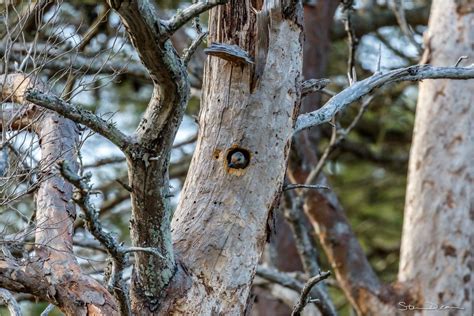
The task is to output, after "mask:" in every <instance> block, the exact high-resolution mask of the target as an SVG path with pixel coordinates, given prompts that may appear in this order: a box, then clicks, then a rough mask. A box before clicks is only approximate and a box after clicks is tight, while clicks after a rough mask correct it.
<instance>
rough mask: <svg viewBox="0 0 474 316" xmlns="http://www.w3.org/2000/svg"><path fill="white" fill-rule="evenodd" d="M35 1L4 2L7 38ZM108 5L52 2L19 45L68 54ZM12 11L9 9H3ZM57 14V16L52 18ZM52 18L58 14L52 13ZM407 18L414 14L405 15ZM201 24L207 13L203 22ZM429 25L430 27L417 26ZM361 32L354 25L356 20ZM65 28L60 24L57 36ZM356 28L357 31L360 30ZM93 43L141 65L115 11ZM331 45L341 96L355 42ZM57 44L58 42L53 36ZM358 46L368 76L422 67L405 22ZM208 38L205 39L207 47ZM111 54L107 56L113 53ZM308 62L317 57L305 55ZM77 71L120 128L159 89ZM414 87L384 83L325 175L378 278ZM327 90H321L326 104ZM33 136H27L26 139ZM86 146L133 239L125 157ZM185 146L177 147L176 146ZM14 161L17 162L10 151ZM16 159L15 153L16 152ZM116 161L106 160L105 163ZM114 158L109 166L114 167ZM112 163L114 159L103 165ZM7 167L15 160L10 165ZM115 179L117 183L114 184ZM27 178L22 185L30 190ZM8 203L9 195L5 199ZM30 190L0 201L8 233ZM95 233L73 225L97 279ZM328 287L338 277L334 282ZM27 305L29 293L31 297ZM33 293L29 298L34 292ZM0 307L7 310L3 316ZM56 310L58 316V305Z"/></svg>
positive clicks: (83, 92) (85, 89)
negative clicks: (92, 244) (402, 27)
mask: <svg viewBox="0 0 474 316" xmlns="http://www.w3.org/2000/svg"><path fill="white" fill-rule="evenodd" d="M189 2H190V1H179V0H166V1H165V0H163V1H156V3H157V5H158V6H159V8H160V9H161V10H162V11H161V12H162V14H163V15H171V13H172V11H173V10H176V9H178V10H179V9H180V8H183V7H184V6H186V5H187V4H189ZM29 5H31V2H30V1H13V2H12V3H11V4H10V7H9V9H8V10H7V7H6V5H5V2H2V1H0V34H2V35H3V36H4V35H5V33H6V30H5V29H2V28H5V25H7V24H8V23H10V24H9V25H14V23H15V18H16V17H17V15H16V14H14V12H15V11H17V12H21V11H22V10H24V9H25V8H26V7H27V6H29ZM405 5H406V10H407V12H408V11H413V10H420V12H421V11H422V12H424V14H425V16H428V12H429V5H430V1H427V0H412V1H408V0H407V1H405ZM104 10H105V11H107V10H108V8H107V7H106V6H105V5H104V4H103V3H102V2H96V1H67V2H64V3H62V4H61V5H58V4H55V3H51V4H48V6H47V8H46V9H45V12H46V13H45V15H44V18H43V19H44V20H45V21H46V20H48V19H52V20H54V21H52V22H51V23H49V24H47V25H46V26H44V27H42V28H40V27H39V25H35V23H33V25H29V27H27V28H25V29H24V32H23V37H18V38H17V42H18V43H20V45H21V44H22V43H28V42H32V41H34V40H37V41H38V43H42V42H49V43H55V44H53V46H54V48H57V49H63V50H67V49H68V48H70V47H74V45H77V44H78V43H80V42H81V40H82V39H83V37H84V34H85V33H86V32H87V31H88V30H89V28H90V25H92V24H93V23H94V21H95V20H96V19H97V17H98V16H99V15H100V14H101V12H104ZM7 12H9V13H10V14H6V13H7ZM52 12H55V13H54V14H53V13H52ZM384 14H387V15H390V14H392V15H393V13H391V10H390V8H389V6H388V3H387V2H386V1H384V0H377V1H375V0H359V1H356V5H355V11H354V12H353V15H366V16H369V17H371V18H375V17H381V16H383V15H384ZM53 15H55V17H54V18H53ZM407 16H408V13H407ZM338 18H340V13H337V14H336V20H335V22H334V23H335V24H334V25H337V26H338V27H339V28H340V27H341V26H342V22H341V21H338ZM418 18H419V20H417V22H416V24H415V25H412V26H413V30H414V32H415V39H416V40H417V41H418V42H419V43H420V44H421V42H422V32H423V31H424V29H425V28H426V25H425V24H426V18H425V20H423V17H418ZM201 20H202V24H203V27H205V25H206V17H205V16H202V18H201ZM387 21H388V20H387ZM420 21H421V22H423V23H420ZM356 28H357V25H356ZM58 30H62V31H60V32H58ZM356 30H357V29H356ZM95 32H96V34H95V35H94V37H93V39H92V40H91V41H90V42H89V44H88V45H86V46H85V47H84V48H83V49H82V50H81V51H75V50H72V51H73V52H76V53H77V54H81V55H82V56H86V57H88V58H95V56H99V57H98V58H100V56H103V55H105V56H112V54H111V53H115V55H113V56H112V57H111V58H112V59H114V60H117V61H119V62H120V64H121V65H124V66H126V65H128V64H137V67H138V68H139V61H138V57H137V56H136V54H135V53H134V51H133V48H132V47H131V46H130V44H129V42H128V39H127V38H126V36H125V34H124V28H123V27H122V26H121V25H120V23H119V20H118V18H117V16H116V15H115V14H114V13H113V12H109V13H108V17H107V18H106V20H104V21H103V22H102V23H100V25H99V26H98V28H97V30H96V31H95ZM195 35H196V32H195V30H194V29H193V28H192V27H191V25H189V26H188V28H187V29H186V30H185V32H184V34H179V35H177V36H176V38H175V39H174V42H175V45H176V46H177V47H179V49H178V50H179V51H182V49H183V48H185V47H187V46H188V45H189V43H190V42H191V41H192V38H193V37H194V36H195ZM333 37H334V39H333V41H332V43H331V46H330V52H329V56H330V59H329V63H328V68H327V74H326V76H325V77H327V78H329V79H331V84H330V85H329V86H328V89H329V90H331V91H334V92H338V91H340V90H342V89H344V88H345V87H346V86H347V76H346V69H347V58H348V47H347V42H346V38H345V37H335V36H333ZM54 41H56V42H54ZM359 41H360V42H359V47H358V49H357V55H356V56H357V58H356V61H357V66H356V69H357V76H358V78H365V77H367V76H369V75H370V74H372V73H373V72H374V71H376V65H377V60H378V59H379V58H380V64H381V68H382V70H387V69H392V68H396V67H401V66H406V65H409V64H412V63H416V62H417V61H418V59H419V56H418V55H417V52H416V49H415V47H413V45H412V44H411V43H410V42H409V41H408V40H407V39H406V38H405V37H404V35H403V34H402V33H401V32H400V28H399V26H398V25H396V24H394V23H393V20H390V21H389V22H387V24H386V25H385V24H383V23H382V25H381V26H379V27H377V28H375V29H372V30H370V31H368V32H366V33H364V34H363V36H361V37H360V38H359ZM9 44H10V43H9V42H8V40H6V38H5V37H4V40H2V44H1V45H2V46H3V51H2V54H3V55H4V57H3V58H2V60H1V64H2V65H1V66H0V70H1V72H2V73H4V72H5V71H6V69H7V68H8V69H9V71H12V69H13V68H14V67H15V66H14V65H16V64H15V58H14V56H13V55H10V56H8V57H7V54H6V49H5V46H6V45H9ZM205 45H206V43H204V44H203V46H205ZM16 53H17V54H19V56H20V59H21V58H22V57H23V58H24V57H25V56H26V53H25V52H24V51H22V50H19V52H16ZM107 54H109V55H107ZM306 58H311V57H310V56H306ZM203 60H204V58H202V56H201V58H200V57H199V56H196V58H194V60H193V62H194V65H192V66H191V67H190V68H193V69H194V72H195V73H196V76H194V77H197V78H198V80H197V83H193V89H192V95H193V97H192V98H191V101H190V103H189V106H188V109H187V112H186V117H185V119H184V121H183V125H182V127H181V129H180V131H179V133H178V136H177V139H176V144H177V148H175V149H174V150H173V153H172V162H173V164H172V166H171V176H172V179H173V180H172V191H173V194H174V195H175V196H174V197H173V199H172V201H173V203H176V202H177V200H178V197H179V190H180V188H181V186H182V184H183V180H184V177H185V175H186V170H187V166H188V164H189V161H190V156H191V155H192V151H193V148H194V145H193V143H194V135H195V133H196V130H197V125H196V123H195V116H196V115H197V114H198V112H199V96H200V90H199V85H200V79H199V77H200V75H199V72H200V71H201V75H202V66H203V65H202V62H203ZM26 70H30V71H33V72H35V71H37V70H35V69H34V66H33V64H32V63H28V64H27V67H26ZM40 70H41V71H37V73H39V74H40V75H41V76H42V78H44V79H45V80H48V81H49V82H50V83H54V89H55V91H56V92H57V93H58V94H61V92H62V90H63V89H64V87H65V85H66V78H67V77H68V74H69V72H68V71H69V70H64V69H50V68H48V66H47V65H46V66H45V67H44V69H40ZM74 75H77V79H76V81H75V87H76V88H77V93H75V94H74V95H73V97H72V98H71V102H73V103H75V104H78V105H81V106H83V107H85V108H87V109H89V110H91V111H93V112H96V113H100V114H101V115H103V116H104V117H106V118H111V120H112V121H114V122H115V123H116V124H117V126H119V127H120V128H121V129H123V130H124V131H126V132H133V128H134V126H136V125H137V123H138V121H139V118H140V115H141V113H143V111H144V109H145V108H146V104H147V102H148V99H149V98H150V95H151V92H152V89H151V85H150V83H149V80H148V79H147V77H146V74H145V75H143V76H136V75H133V74H132V75H130V74H129V73H127V72H126V71H124V72H123V73H115V74H113V75H111V74H97V75H91V74H86V75H84V74H81V73H80V71H78V72H74ZM416 98H417V86H416V84H411V83H400V84H398V85H393V86H389V87H386V88H383V89H380V90H379V91H378V92H377V93H376V96H375V98H374V99H373V100H372V102H371V103H370V105H369V108H368V111H367V112H366V113H365V114H364V116H363V118H362V119H361V121H360V122H359V124H358V125H357V126H356V127H355V129H354V130H353V131H352V132H351V133H350V134H349V136H348V137H347V139H346V140H345V141H344V142H343V143H342V144H341V146H339V147H338V148H337V149H336V150H335V151H334V152H333V153H332V154H331V156H330V158H329V161H328V163H327V164H326V166H325V168H324V172H325V173H326V175H327V176H328V177H329V179H330V182H331V184H332V189H333V190H335V192H336V193H337V195H338V197H339V199H340V201H341V203H342V205H343V207H344V209H345V211H346V214H347V217H348V218H349V220H350V222H351V224H352V225H353V229H354V231H355V233H356V235H357V236H358V238H359V240H360V242H361V244H362V246H363V248H364V250H365V252H366V254H367V256H368V258H369V260H370V262H371V263H372V264H373V267H374V269H375V270H376V272H377V274H378V275H379V276H380V278H381V279H383V280H384V281H394V280H395V277H396V274H397V270H398V259H399V247H400V236H401V229H402V221H403V208H404V197H405V188H406V175H407V162H408V154H409V149H410V142H411V134H412V128H413V122H414V115H415V106H416ZM328 99H329V96H327V95H325V94H324V95H323V96H322V101H323V103H324V102H325V101H327V100H328ZM357 112H358V107H357V106H356V105H353V106H352V107H351V108H350V109H349V110H348V111H346V112H345V113H343V114H342V115H341V116H340V117H339V119H340V124H341V125H342V126H347V125H348V124H350V122H351V121H352V119H353V118H354V117H355V115H356V114H357ZM321 133H322V135H323V137H322V138H321V141H320V143H319V144H314V146H317V147H318V149H319V151H320V153H322V152H323V151H324V149H325V148H326V146H327V144H328V140H329V138H330V134H331V126H329V125H327V126H323V127H321ZM24 139H27V136H24V138H23V142H24ZM82 140H83V141H84V144H83V146H82V150H81V157H82V162H83V167H84V171H85V172H87V171H91V172H92V173H93V179H94V184H95V188H96V189H97V190H100V191H101V192H102V194H101V195H99V196H97V198H96V201H95V203H96V205H97V206H99V207H101V209H102V210H101V219H102V221H103V223H104V225H105V226H106V227H107V228H108V229H109V230H110V231H112V232H113V233H115V234H117V235H118V236H119V237H120V239H121V240H123V241H125V242H126V243H129V242H130V240H129V236H128V221H129V216H130V213H129V212H130V207H129V201H128V194H127V192H126V190H125V189H124V188H123V186H122V185H121V184H120V182H126V169H125V162H124V159H123V157H121V156H120V152H119V151H117V150H115V149H114V148H113V146H112V145H111V144H109V143H107V142H106V141H105V140H103V139H101V138H100V137H98V136H96V135H91V134H90V133H89V132H87V131H85V132H84V133H83V136H82ZM21 144H22V141H21V140H20V139H19V140H18V141H17V142H16V143H15V146H17V147H16V149H17V150H18V152H19V153H20V154H24V155H31V156H33V157H35V156H38V153H37V148H36V151H35V149H31V148H30V147H28V148H26V147H24V146H22V145H21ZM178 145H179V146H178ZM9 157H10V159H11V160H14V159H15V158H14V157H12V155H10V156H9ZM17 159H18V158H17ZM107 160H109V161H107ZM110 160H111V161H112V163H110ZM106 162H109V163H106ZM10 165H12V163H11V162H10ZM117 179H118V180H119V181H117ZM22 185H23V184H20V185H19V186H18V187H17V188H16V190H20V191H21V189H22V188H23V190H25V188H24V185H23V187H22ZM12 190H14V188H12V187H11V186H8V185H4V186H3V187H2V188H1V190H0V196H2V195H3V197H5V196H6V195H8V194H10V193H11V192H12ZM2 201H7V199H3V200H2ZM32 201H33V195H32V194H24V195H22V196H21V198H18V199H15V200H9V201H8V203H6V202H5V203H2V204H0V214H1V228H2V231H3V232H4V233H5V232H8V233H11V232H14V231H16V230H20V229H22V228H24V227H25V225H28V224H29V223H28V219H31V218H32V216H33V211H34V206H33V205H34V204H33V202H32ZM89 238H90V236H89V235H88V233H87V232H85V230H84V227H83V224H82V222H81V220H80V219H78V221H77V225H76V239H77V249H76V251H77V254H78V256H79V258H80V259H79V260H80V261H81V263H83V264H84V269H86V270H89V271H91V273H93V274H96V275H97V276H98V277H100V276H99V275H100V274H101V272H102V270H101V269H102V268H98V267H101V266H103V262H104V256H103V254H102V253H99V254H97V253H94V252H91V251H89V250H86V249H85V248H84V247H82V246H81V244H82V245H84V244H85V243H86V242H88V240H89ZM321 261H322V262H323V268H329V265H328V264H327V262H326V260H325V258H324V254H323V252H322V251H321ZM330 284H331V283H330ZM330 291H331V294H332V296H333V299H334V300H335V302H336V305H337V306H339V308H340V311H341V314H342V315H350V314H351V313H352V312H351V310H350V308H349V307H348V303H347V301H346V300H345V298H344V296H343V295H342V294H341V292H340V291H339V290H338V289H337V285H336V286H330ZM25 299H26V301H23V303H22V304H30V303H28V299H29V298H28V297H27V296H25ZM30 299H31V298H30ZM45 307H46V305H45V304H36V303H35V304H31V309H30V314H31V315H39V314H40V313H41V311H42V310H44V308H45ZM4 313H5V311H4V310H0V314H4ZM50 315H59V314H58V312H57V311H53V312H52V313H51V314H50Z"/></svg>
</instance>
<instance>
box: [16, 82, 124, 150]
mask: <svg viewBox="0 0 474 316" xmlns="http://www.w3.org/2000/svg"><path fill="white" fill-rule="evenodd" d="M25 98H26V100H28V101H30V102H32V103H34V104H37V105H39V106H41V107H44V108H46V109H48V110H52V111H55V112H57V113H59V114H61V115H62V116H64V117H66V118H68V119H70V120H71V121H74V122H76V123H79V124H83V125H85V126H87V127H89V128H90V129H91V130H93V131H94V132H96V133H98V134H100V135H102V136H104V137H105V138H107V139H108V140H110V141H111V142H112V143H113V144H115V145H117V147H119V148H120V149H121V150H123V151H126V150H127V148H128V147H129V146H130V143H131V141H130V138H129V137H128V136H126V135H125V134H124V133H122V132H121V131H120V130H119V129H118V128H116V127H115V126H114V125H113V124H112V123H110V122H107V121H106V120H104V119H102V118H101V117H99V116H97V115H95V114H93V113H92V112H90V111H87V110H84V109H81V108H79V107H77V106H74V105H72V104H70V103H67V102H65V101H63V100H61V99H60V98H59V97H57V96H55V95H53V94H49V93H44V92H41V91H40V90H38V89H29V90H27V91H26V92H25Z"/></svg>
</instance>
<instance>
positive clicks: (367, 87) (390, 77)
mask: <svg viewBox="0 0 474 316" xmlns="http://www.w3.org/2000/svg"><path fill="white" fill-rule="evenodd" d="M472 78H474V67H473V66H470V67H435V66H431V65H415V66H410V67H406V68H400V69H395V70H392V71H389V72H385V73H375V74H374V75H372V76H371V77H369V78H367V79H364V80H361V81H358V82H356V83H354V84H353V85H352V86H350V87H348V88H347V89H345V90H343V91H341V92H340V93H338V94H336V95H335V96H334V97H332V98H331V99H330V100H329V101H328V102H326V104H325V105H324V106H323V107H321V108H320V109H318V110H316V111H313V112H310V113H306V114H302V115H300V116H299V117H298V119H297V121H296V125H295V130H294V132H295V133H297V132H299V131H302V130H304V129H307V128H310V127H313V126H317V125H320V124H323V123H327V122H329V121H330V120H331V119H332V118H333V117H334V115H336V113H338V112H340V111H343V110H344V109H346V108H347V106H349V105H350V104H351V103H352V102H355V101H357V100H359V99H360V98H362V97H363V96H365V95H368V94H369V93H371V92H372V91H373V90H375V89H377V88H380V87H382V86H384V85H386V84H389V83H394V82H399V81H419V80H423V79H463V80H465V79H472Z"/></svg>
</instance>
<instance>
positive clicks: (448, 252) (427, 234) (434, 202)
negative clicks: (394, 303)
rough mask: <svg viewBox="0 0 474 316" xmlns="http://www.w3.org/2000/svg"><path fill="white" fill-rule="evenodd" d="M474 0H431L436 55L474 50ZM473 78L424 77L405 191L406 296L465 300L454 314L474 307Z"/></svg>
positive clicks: (446, 60) (442, 59)
mask: <svg viewBox="0 0 474 316" xmlns="http://www.w3.org/2000/svg"><path fill="white" fill-rule="evenodd" d="M469 3H470V4H471V8H472V4H473V2H472V1H444V0H437V1H433V5H432V12H431V18H430V23H429V27H428V34H427V38H429V39H430V50H431V62H432V63H436V64H440V65H451V64H454V63H455V62H456V60H457V59H458V57H459V56H462V55H466V56H468V57H470V58H471V59H472V58H473V57H474V55H473V47H474V28H473V20H474V13H473V12H472V10H471V11H470V12H466V11H469V10H460V8H461V6H464V7H465V8H467V7H468V6H469V5H468V4H469ZM461 11H462V12H461ZM473 84H474V80H468V81H461V82H459V81H449V80H437V81H424V82H422V83H420V92H419V96H418V106H417V110H416V120H415V128H414V136H413V145H412V149H411V153H410V163H409V174H408V186H407V193H406V204H405V217H404V227H403V237H402V249H401V259H400V271H399V280H400V281H401V282H403V283H404V286H405V287H407V288H409V289H410V290H411V291H412V294H413V296H414V299H415V301H414V302H407V304H408V303H412V304H416V305H423V304H426V305H429V304H430V303H432V304H437V305H446V306H456V307H459V308H463V310H452V309H451V310H449V312H450V315H451V314H452V315H472V313H473V310H472V308H473V305H472V302H473V288H474V279H473V277H472V276H473V266H472V260H473V256H472V251H473V241H474V230H473V227H474V222H473V220H474V217H473V212H474V211H473V207H474V203H473V202H474V191H473V177H474V165H473V163H472V161H473V160H472V159H473V157H474V106H473V105H474V92H473V89H472V87H473ZM419 314H420V315H428V314H429V312H420V313H419Z"/></svg>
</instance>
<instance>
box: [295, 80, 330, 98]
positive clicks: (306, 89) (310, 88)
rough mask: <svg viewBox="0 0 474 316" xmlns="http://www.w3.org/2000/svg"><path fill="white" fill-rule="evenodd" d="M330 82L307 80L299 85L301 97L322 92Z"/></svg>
mask: <svg viewBox="0 0 474 316" xmlns="http://www.w3.org/2000/svg"><path fill="white" fill-rule="evenodd" d="M330 82H331V81H330V80H329V79H308V80H305V81H303V83H302V84H301V97H302V98H304V97H305V96H307V95H308V94H311V93H314V92H316V91H320V90H323V89H324V88H326V86H327V85H328V84H329V83H330Z"/></svg>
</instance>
